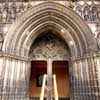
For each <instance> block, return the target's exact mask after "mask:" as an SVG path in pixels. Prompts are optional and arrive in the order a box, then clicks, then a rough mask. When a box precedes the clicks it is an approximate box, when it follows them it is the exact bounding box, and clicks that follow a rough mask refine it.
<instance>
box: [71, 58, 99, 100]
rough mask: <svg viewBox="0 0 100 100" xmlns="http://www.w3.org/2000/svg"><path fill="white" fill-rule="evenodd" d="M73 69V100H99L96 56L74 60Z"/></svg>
mask: <svg viewBox="0 0 100 100" xmlns="http://www.w3.org/2000/svg"><path fill="white" fill-rule="evenodd" d="M71 71H72V72H71V73H72V74H71V91H72V99H71V100H98V95H97V94H98V89H97V81H96V80H97V79H96V66H95V61H94V57H88V58H83V59H78V60H76V61H74V62H73V64H72V69H71Z"/></svg>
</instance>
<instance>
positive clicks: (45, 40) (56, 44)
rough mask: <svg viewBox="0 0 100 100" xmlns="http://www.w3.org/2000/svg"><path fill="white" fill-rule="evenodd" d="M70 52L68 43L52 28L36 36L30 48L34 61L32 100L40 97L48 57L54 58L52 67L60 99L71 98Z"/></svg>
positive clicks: (32, 67) (31, 79) (30, 90)
mask: <svg viewBox="0 0 100 100" xmlns="http://www.w3.org/2000/svg"><path fill="white" fill-rule="evenodd" d="M69 54H70V53H69V50H68V46H67V44H66V43H65V42H64V41H63V39H62V38H61V37H60V36H57V35H55V34H54V33H53V32H52V31H50V30H49V31H47V32H44V33H42V34H41V35H40V36H38V37H37V38H36V40H35V41H34V43H33V44H32V45H31V48H30V57H31V59H32V61H31V75H30V87H29V97H30V99H31V100H33V99H39V97H40V93H41V86H42V79H43V75H44V74H46V73H47V59H48V58H52V59H54V60H53V63H52V67H53V74H55V75H56V80H57V89H58V96H59V99H61V100H69V98H70V86H69V64H68V57H69ZM34 59H35V60H34ZM46 97H47V95H46V94H45V98H46Z"/></svg>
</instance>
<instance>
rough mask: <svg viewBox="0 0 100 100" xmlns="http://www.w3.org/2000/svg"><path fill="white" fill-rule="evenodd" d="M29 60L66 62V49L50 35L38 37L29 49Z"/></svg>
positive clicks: (61, 41) (62, 43)
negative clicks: (50, 59) (49, 59)
mask: <svg viewBox="0 0 100 100" xmlns="http://www.w3.org/2000/svg"><path fill="white" fill-rule="evenodd" d="M30 57H31V59H33V60H34V59H35V60H36V59H37V60H46V59H48V58H52V59H56V60H67V59H68V58H69V52H68V47H67V45H66V44H65V43H64V41H63V40H61V39H59V38H57V37H56V36H55V35H53V34H52V33H49V34H45V35H43V36H41V37H38V38H37V39H36V40H35V42H34V43H33V44H32V46H31V49H30Z"/></svg>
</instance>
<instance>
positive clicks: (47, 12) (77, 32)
mask: <svg viewBox="0 0 100 100" xmlns="http://www.w3.org/2000/svg"><path fill="white" fill-rule="evenodd" d="M48 30H52V31H53V32H54V33H55V34H56V35H59V36H60V37H61V38H62V39H63V40H64V41H65V42H66V43H67V44H68V47H69V49H70V52H71V56H70V57H72V58H73V59H71V64H70V68H69V70H70V75H71V79H70V81H71V86H72V87H71V90H72V91H71V94H72V95H71V99H72V100H76V99H80V98H81V99H80V100H84V98H85V97H87V95H88V92H89V91H88V89H89V86H90V83H88V81H86V79H89V77H90V75H86V78H84V77H83V74H86V72H85V71H84V70H87V72H89V69H88V68H89V67H90V66H89V65H88V62H87V61H90V62H91V61H92V60H93V59H91V58H90V59H87V55H89V54H93V53H95V52H96V51H97V43H96V40H95V39H94V37H93V35H92V32H91V31H90V29H89V27H88V26H87V25H86V24H85V22H84V21H83V20H82V19H81V18H80V16H78V15H77V14H76V13H75V12H74V11H73V10H72V9H71V8H69V7H65V6H63V5H61V4H58V3H54V2H45V3H42V4H39V5H37V6H35V7H33V8H31V9H30V10H29V11H27V12H25V13H24V14H23V15H22V16H20V18H19V19H17V20H16V22H15V23H13V25H12V27H11V28H10V29H9V31H8V33H7V35H6V37H5V40H4V43H3V48H2V51H3V52H4V53H5V54H7V55H8V56H7V57H8V58H6V59H4V61H5V62H4V64H5V67H4V70H5V73H6V74H4V76H3V77H4V79H5V81H6V82H9V79H11V82H10V83H9V84H13V87H10V90H9V89H6V88H8V83H7V84H6V83H4V85H3V87H6V88H4V90H3V92H6V93H8V92H9V91H10V93H13V89H15V90H14V92H15V94H14V97H15V98H17V97H19V100H20V99H21V97H20V94H21V93H22V95H23V98H24V99H25V100H27V99H28V85H29V76H30V67H31V66H30V59H29V51H30V47H31V44H32V43H33V42H34V41H35V39H36V38H37V37H38V36H39V35H40V34H42V33H43V32H45V31H48ZM81 57H84V59H81ZM78 58H79V59H78ZM6 63H7V64H6ZM84 64H85V65H84ZM79 66H81V67H79ZM86 66H87V67H86ZM92 67H93V68H94V66H91V68H92ZM7 68H8V69H12V71H11V75H12V77H11V76H10V75H9V76H7V74H8V73H7V71H9V70H7ZM82 69H83V70H82ZM13 70H16V71H15V73H16V74H15V73H14V72H13ZM19 70H20V71H19ZM80 72H81V73H80ZM13 74H14V75H15V77H13ZM93 75H95V73H93ZM88 76H89V77H88ZM14 79H16V82H15V80H14ZM85 81H86V82H85ZM84 82H85V83H86V84H87V85H85V83H84ZM76 83H77V84H76ZM78 84H80V87H78ZM76 85H77V87H75V86H76ZM83 86H84V88H83ZM86 86H88V87H86ZM14 87H16V88H14ZM78 88H79V89H81V90H82V91H81V90H80V91H77V89H78ZM83 90H85V94H84V93H83ZM93 91H94V90H93ZM93 91H92V92H93ZM75 93H77V94H75ZM80 93H81V94H83V95H81V94H80ZM9 95H10V94H9ZM93 96H94V95H93ZM2 98H3V100H6V99H5V96H2ZM12 98H13V97H12V96H10V97H9V100H12ZM82 98H83V99H82ZM88 98H90V97H88ZM7 100H8V99H7ZM87 100H88V99H87Z"/></svg>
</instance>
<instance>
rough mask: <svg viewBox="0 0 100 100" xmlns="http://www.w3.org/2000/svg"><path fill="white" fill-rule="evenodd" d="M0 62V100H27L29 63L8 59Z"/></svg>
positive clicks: (5, 58)
mask: <svg viewBox="0 0 100 100" xmlns="http://www.w3.org/2000/svg"><path fill="white" fill-rule="evenodd" d="M0 62H2V65H0V66H1V67H0V71H2V70H3V71H4V72H2V75H3V76H2V77H3V78H2V77H0V79H1V80H0V87H1V88H0V91H1V92H0V93H1V94H0V100H28V99H29V98H28V88H27V87H29V84H27V83H28V81H29V73H30V71H29V70H30V62H28V61H25V60H20V59H15V58H10V57H4V58H3V60H1V59H0ZM3 66H4V67H3ZM27 75H28V76H27Z"/></svg>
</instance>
